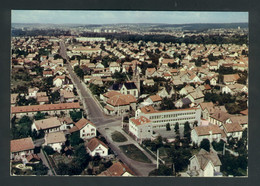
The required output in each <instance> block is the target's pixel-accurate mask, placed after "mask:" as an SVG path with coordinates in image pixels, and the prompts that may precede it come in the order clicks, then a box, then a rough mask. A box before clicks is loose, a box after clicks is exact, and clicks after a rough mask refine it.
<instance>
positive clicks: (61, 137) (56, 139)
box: [45, 131, 66, 144]
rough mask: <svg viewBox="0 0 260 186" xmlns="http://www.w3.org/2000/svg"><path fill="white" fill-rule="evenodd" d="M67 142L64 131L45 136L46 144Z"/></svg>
mask: <svg viewBox="0 0 260 186" xmlns="http://www.w3.org/2000/svg"><path fill="white" fill-rule="evenodd" d="M65 141H66V138H65V134H64V133H63V132H62V131H59V132H51V133H47V134H45V143H46V144H53V143H63V142H65Z"/></svg>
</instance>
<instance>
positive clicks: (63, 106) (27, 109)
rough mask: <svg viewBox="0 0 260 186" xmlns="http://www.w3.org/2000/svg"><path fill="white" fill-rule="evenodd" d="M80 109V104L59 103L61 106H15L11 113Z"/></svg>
mask: <svg viewBox="0 0 260 186" xmlns="http://www.w3.org/2000/svg"><path fill="white" fill-rule="evenodd" d="M74 108H75V109H79V108H80V105H79V102H75V103H59V104H45V105H29V106H15V107H12V108H11V113H12V114H15V113H22V112H37V111H50V110H63V109H74Z"/></svg>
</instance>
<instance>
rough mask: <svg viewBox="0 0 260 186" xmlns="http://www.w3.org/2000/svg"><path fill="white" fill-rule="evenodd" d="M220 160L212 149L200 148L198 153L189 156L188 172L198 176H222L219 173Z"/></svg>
mask: <svg viewBox="0 0 260 186" xmlns="http://www.w3.org/2000/svg"><path fill="white" fill-rule="evenodd" d="M221 165H222V164H221V161H220V159H219V157H218V155H217V153H216V151H214V150H213V149H211V150H210V152H208V151H206V150H204V149H201V150H200V151H199V153H198V154H195V155H193V156H192V157H191V158H190V165H189V166H188V172H187V173H188V174H189V175H190V176H198V177H214V176H222V174H221V173H220V166H221Z"/></svg>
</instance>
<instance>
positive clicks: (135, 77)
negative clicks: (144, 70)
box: [132, 62, 140, 96]
mask: <svg viewBox="0 0 260 186" xmlns="http://www.w3.org/2000/svg"><path fill="white" fill-rule="evenodd" d="M133 67H134V70H133V77H132V80H133V82H134V83H135V86H136V87H137V90H138V96H139V95H140V74H139V71H138V69H137V62H136V63H134V66H133Z"/></svg>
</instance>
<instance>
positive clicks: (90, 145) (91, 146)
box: [87, 138, 108, 152]
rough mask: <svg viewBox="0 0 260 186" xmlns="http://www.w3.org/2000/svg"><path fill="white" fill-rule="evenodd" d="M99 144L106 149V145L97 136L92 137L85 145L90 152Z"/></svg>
mask: <svg viewBox="0 0 260 186" xmlns="http://www.w3.org/2000/svg"><path fill="white" fill-rule="evenodd" d="M99 145H102V146H104V147H105V148H107V149H108V146H107V145H106V144H105V143H103V142H102V141H100V140H99V139H97V138H92V139H91V140H90V141H89V142H88V143H87V147H88V149H89V150H90V151H91V152H92V151H94V150H95V149H96V148H97V147H98V146H99Z"/></svg>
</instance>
